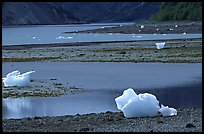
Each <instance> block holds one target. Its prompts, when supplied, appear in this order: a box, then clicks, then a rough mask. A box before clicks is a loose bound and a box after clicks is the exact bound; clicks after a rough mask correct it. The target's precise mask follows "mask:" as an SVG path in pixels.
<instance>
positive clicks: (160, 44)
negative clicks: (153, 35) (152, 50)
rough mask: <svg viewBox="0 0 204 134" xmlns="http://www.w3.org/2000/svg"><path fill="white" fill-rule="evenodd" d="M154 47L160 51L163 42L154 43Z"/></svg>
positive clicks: (163, 44)
mask: <svg viewBox="0 0 204 134" xmlns="http://www.w3.org/2000/svg"><path fill="white" fill-rule="evenodd" d="M155 45H156V46H157V49H162V48H164V46H165V42H160V43H155Z"/></svg>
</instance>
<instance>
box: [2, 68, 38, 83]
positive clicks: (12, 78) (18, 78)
mask: <svg viewBox="0 0 204 134" xmlns="http://www.w3.org/2000/svg"><path fill="white" fill-rule="evenodd" d="M33 72H35V71H29V72H26V73H23V74H20V72H19V71H18V70H16V71H13V72H11V73H8V74H7V75H6V77H5V78H2V82H3V83H4V86H6V87H8V86H30V74H31V73H33Z"/></svg>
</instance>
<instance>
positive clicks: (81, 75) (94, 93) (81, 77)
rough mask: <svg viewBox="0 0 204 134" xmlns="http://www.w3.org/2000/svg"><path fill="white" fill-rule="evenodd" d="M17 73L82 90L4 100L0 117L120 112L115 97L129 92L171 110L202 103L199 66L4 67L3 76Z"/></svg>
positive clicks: (24, 64)
mask: <svg viewBox="0 0 204 134" xmlns="http://www.w3.org/2000/svg"><path fill="white" fill-rule="evenodd" d="M13 70H19V71H20V72H21V73H24V72H26V71H30V70H35V71H36V72H35V73H33V74H32V75H31V79H33V80H40V81H46V82H53V81H52V80H50V79H57V80H56V81H55V82H60V83H62V84H64V85H66V86H70V87H71V86H72V87H73V86H74V87H78V88H82V89H83V91H82V92H78V93H75V94H69V95H64V96H61V97H23V98H7V99H3V103H2V104H3V118H24V117H34V116H62V115H75V114H77V113H79V114H87V113H93V112H94V113H99V112H106V111H119V110H118V109H117V107H116V104H115V100H114V99H115V98H116V97H118V96H120V95H121V94H122V92H123V90H125V89H127V88H133V89H134V90H135V92H136V93H137V94H139V93H144V92H148V93H152V94H154V95H155V96H156V97H157V99H158V100H159V102H160V103H161V104H164V105H165V106H166V105H168V106H169V107H174V108H187V107H200V106H201V104H202V94H201V93H202V83H201V81H202V64H189V63H187V64H185V63H108V62H103V63H97V62H93V63H87V62H18V63H16V62H13V63H3V64H2V76H3V77H5V76H6V74H7V73H9V72H11V71H13Z"/></svg>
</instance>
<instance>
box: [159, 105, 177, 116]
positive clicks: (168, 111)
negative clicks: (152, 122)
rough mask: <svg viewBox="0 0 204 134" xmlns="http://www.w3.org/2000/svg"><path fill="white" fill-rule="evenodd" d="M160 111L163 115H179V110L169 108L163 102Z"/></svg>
mask: <svg viewBox="0 0 204 134" xmlns="http://www.w3.org/2000/svg"><path fill="white" fill-rule="evenodd" d="M159 112H160V113H161V114H162V115H163V116H173V115H177V111H176V109H174V108H169V107H168V106H166V107H165V106H164V105H162V104H161V108H160V109H159Z"/></svg>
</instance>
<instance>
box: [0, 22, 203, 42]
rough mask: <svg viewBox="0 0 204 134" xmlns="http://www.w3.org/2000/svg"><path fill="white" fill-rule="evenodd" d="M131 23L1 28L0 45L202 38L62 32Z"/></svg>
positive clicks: (191, 35) (195, 35)
mask: <svg viewBox="0 0 204 134" xmlns="http://www.w3.org/2000/svg"><path fill="white" fill-rule="evenodd" d="M129 24H131V23H110V24H109V23H104V24H86V25H85V24H80V25H44V26H43V25H39V26H12V27H3V28H2V44H3V46H4V45H22V44H50V43H70V42H100V41H134V40H135V41H136V40H164V39H185V38H202V34H119V33H105V34H97V33H90V34H86V33H71V34H64V33H63V32H71V31H80V30H88V29H97V28H105V27H114V26H118V25H129Z"/></svg>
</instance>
